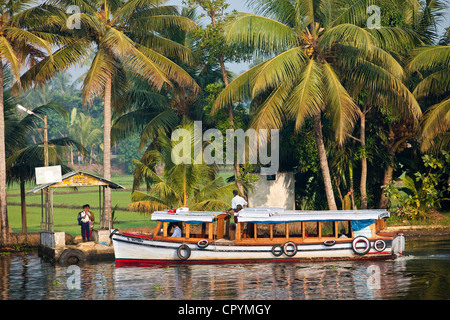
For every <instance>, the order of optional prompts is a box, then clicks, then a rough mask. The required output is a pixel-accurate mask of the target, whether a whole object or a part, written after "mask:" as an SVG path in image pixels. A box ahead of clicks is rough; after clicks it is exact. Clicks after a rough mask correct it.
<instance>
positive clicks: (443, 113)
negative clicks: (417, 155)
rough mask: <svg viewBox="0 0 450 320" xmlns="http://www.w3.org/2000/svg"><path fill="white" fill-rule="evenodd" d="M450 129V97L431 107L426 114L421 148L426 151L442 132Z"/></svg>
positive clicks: (421, 135) (422, 129)
mask: <svg viewBox="0 0 450 320" xmlns="http://www.w3.org/2000/svg"><path fill="white" fill-rule="evenodd" d="M449 129H450V99H449V98H447V99H446V100H444V101H442V102H440V103H438V104H436V105H434V106H432V107H430V108H429V109H428V111H427V112H426V113H425V115H424V119H423V122H422V125H421V130H420V137H421V139H422V143H421V150H422V151H426V150H428V149H430V148H431V147H432V146H433V144H434V141H433V140H434V139H435V138H436V137H437V136H438V135H439V134H440V133H446V132H448V131H449Z"/></svg>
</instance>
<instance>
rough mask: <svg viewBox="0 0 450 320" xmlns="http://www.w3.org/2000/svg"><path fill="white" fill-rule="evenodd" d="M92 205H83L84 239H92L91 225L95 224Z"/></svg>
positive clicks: (81, 213)
mask: <svg viewBox="0 0 450 320" xmlns="http://www.w3.org/2000/svg"><path fill="white" fill-rule="evenodd" d="M90 209H91V207H90V206H89V205H88V204H85V205H84V206H83V211H81V212H80V215H81V237H82V238H83V241H89V240H90V239H91V227H92V226H93V225H94V214H93V213H92V212H91V211H90Z"/></svg>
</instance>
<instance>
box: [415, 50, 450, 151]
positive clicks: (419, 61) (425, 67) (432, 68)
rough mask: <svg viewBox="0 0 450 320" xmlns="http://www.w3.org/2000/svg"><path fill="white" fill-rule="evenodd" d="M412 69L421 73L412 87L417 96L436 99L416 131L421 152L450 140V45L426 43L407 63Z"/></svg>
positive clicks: (443, 144) (441, 145)
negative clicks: (420, 79)
mask: <svg viewBox="0 0 450 320" xmlns="http://www.w3.org/2000/svg"><path fill="white" fill-rule="evenodd" d="M408 67H409V69H410V70H412V71H418V72H420V73H421V74H422V75H423V79H422V81H420V82H419V84H417V86H416V87H415V89H414V95H415V96H416V97H417V99H425V98H428V99H430V98H431V99H433V97H434V99H436V98H437V99H438V101H439V102H437V103H436V104H434V105H432V106H430V107H429V108H428V109H427V111H426V112H425V114H424V119H423V121H422V123H421V128H420V130H419V137H420V140H421V151H428V150H429V149H430V148H431V147H432V146H433V145H436V144H437V143H440V148H443V147H444V146H445V145H448V143H449V142H450V138H449V134H448V131H449V129H450V95H449V92H450V76H449V75H450V70H449V67H450V47H449V46H426V47H422V48H418V49H417V50H416V51H415V52H413V55H412V58H411V61H410V62H409V65H408Z"/></svg>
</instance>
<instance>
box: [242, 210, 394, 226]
mask: <svg viewBox="0 0 450 320" xmlns="http://www.w3.org/2000/svg"><path fill="white" fill-rule="evenodd" d="M389 217H390V213H389V211H387V210H385V209H376V210H375V209H373V210H285V209H284V208H278V207H256V208H245V209H243V210H241V211H239V222H253V223H286V222H301V221H358V220H380V219H383V218H389Z"/></svg>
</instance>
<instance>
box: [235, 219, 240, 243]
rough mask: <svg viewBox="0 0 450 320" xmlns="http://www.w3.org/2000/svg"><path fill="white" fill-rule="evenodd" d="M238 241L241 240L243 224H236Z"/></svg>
mask: <svg viewBox="0 0 450 320" xmlns="http://www.w3.org/2000/svg"><path fill="white" fill-rule="evenodd" d="M236 240H238V241H239V240H241V222H238V223H236Z"/></svg>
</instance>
